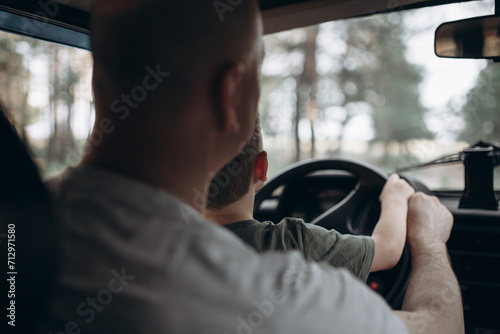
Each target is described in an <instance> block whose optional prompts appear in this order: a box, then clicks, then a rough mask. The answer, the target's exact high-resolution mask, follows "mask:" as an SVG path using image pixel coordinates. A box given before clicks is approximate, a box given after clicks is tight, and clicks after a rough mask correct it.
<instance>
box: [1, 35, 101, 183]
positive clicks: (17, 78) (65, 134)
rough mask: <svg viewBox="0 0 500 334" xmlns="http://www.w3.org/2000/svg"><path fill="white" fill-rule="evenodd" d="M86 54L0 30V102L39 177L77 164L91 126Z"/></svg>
mask: <svg viewBox="0 0 500 334" xmlns="http://www.w3.org/2000/svg"><path fill="white" fill-rule="evenodd" d="M91 74H92V57H91V54H90V53H89V52H87V51H83V50H80V49H75V48H70V47H66V46H61V45H56V44H52V43H49V42H45V41H40V40H35V39H30V38H28V37H23V36H18V35H13V34H9V33H5V32H0V100H1V101H2V103H3V104H4V106H5V108H6V110H7V113H8V117H9V119H10V120H11V121H12V122H13V123H14V124H15V126H16V128H17V130H18V133H19V135H20V136H21V137H22V138H23V139H24V140H25V141H26V142H27V143H28V144H29V146H30V149H31V151H32V154H33V158H34V160H35V161H36V163H37V164H38V165H39V167H40V170H41V172H42V174H43V176H50V175H53V174H56V173H58V172H60V171H62V170H63V169H64V168H65V167H66V166H68V165H73V164H75V163H77V162H78V161H79V159H80V157H81V153H82V152H83V148H84V145H85V142H86V140H87V137H88V135H89V132H90V130H91V125H92V124H93V117H94V116H93V115H94V113H93V108H94V107H93V101H92V91H91Z"/></svg>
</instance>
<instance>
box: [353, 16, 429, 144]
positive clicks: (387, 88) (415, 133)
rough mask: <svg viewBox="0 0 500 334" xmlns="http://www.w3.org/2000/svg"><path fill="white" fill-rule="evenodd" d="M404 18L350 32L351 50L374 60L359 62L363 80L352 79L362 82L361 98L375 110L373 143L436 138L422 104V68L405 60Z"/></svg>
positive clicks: (384, 19)
mask: <svg viewBox="0 0 500 334" xmlns="http://www.w3.org/2000/svg"><path fill="white" fill-rule="evenodd" d="M403 18H404V16H403V14H391V15H386V16H379V17H377V19H376V20H374V19H369V20H367V19H365V20H362V21H359V22H356V24H355V25H352V24H351V25H352V26H350V27H348V29H347V31H348V36H349V40H350V41H352V42H351V44H352V46H351V48H353V49H357V50H358V51H357V53H358V54H363V53H364V54H367V53H368V54H369V59H372V60H371V61H368V62H366V61H365V62H362V61H360V64H361V65H360V67H359V72H360V73H363V76H362V78H359V76H356V75H352V76H351V77H352V78H354V80H356V81H357V82H359V83H358V90H359V91H360V92H359V93H358V95H361V96H362V99H364V100H365V101H366V102H368V103H369V104H370V106H371V108H372V115H371V116H372V122H373V129H374V138H373V141H381V142H384V143H389V142H391V141H395V142H398V143H404V142H406V141H408V140H411V139H432V138H433V134H432V133H431V132H430V131H429V130H428V129H427V125H426V124H425V121H424V115H425V112H426V109H425V108H424V107H423V106H422V104H421V103H420V92H419V85H420V83H421V81H422V78H423V77H422V73H421V71H422V69H421V68H420V67H418V66H416V65H414V64H412V63H410V62H409V61H408V60H407V59H406V46H405V43H404V28H403V23H402V20H403ZM351 53H354V52H351ZM364 58H368V57H367V56H366V55H365V56H364Z"/></svg>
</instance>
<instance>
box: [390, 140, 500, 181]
mask: <svg viewBox="0 0 500 334" xmlns="http://www.w3.org/2000/svg"><path fill="white" fill-rule="evenodd" d="M489 147H491V148H492V152H491V155H492V157H493V165H494V166H495V167H496V166H498V165H500V147H499V146H497V145H494V144H492V143H488V142H483V141H479V142H477V143H476V144H474V145H472V146H470V147H469V148H466V149H465V150H470V149H474V148H477V149H481V148H489ZM465 150H464V151H462V152H457V153H452V154H447V155H444V156H442V157H440V158H437V159H434V160H431V161H428V162H424V163H420V164H415V165H410V166H406V167H401V168H398V169H396V172H397V173H401V172H407V171H410V170H415V169H420V168H423V167H428V166H434V165H442V164H452V163H457V162H463V161H464V159H465Z"/></svg>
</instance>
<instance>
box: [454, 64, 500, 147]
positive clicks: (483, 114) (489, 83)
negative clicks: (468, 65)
mask: <svg viewBox="0 0 500 334" xmlns="http://www.w3.org/2000/svg"><path fill="white" fill-rule="evenodd" d="M499 98H500V67H499V66H498V65H497V64H495V63H493V62H489V63H488V65H487V66H486V67H485V68H484V69H483V70H482V71H481V72H480V73H479V76H478V78H477V80H476V85H475V86H474V87H473V88H472V89H471V90H470V91H469V93H468V94H467V98H466V102H465V104H464V105H463V107H462V109H461V110H460V111H459V115H460V116H461V117H462V119H463V122H464V126H463V128H462V129H461V130H460V131H459V134H458V139H459V140H464V141H467V142H469V143H471V144H473V143H475V142H477V141H479V140H483V141H493V142H497V143H500V113H499V112H498V109H499V106H500V101H499Z"/></svg>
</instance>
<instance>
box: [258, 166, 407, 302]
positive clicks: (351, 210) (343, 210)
mask: <svg viewBox="0 0 500 334" xmlns="http://www.w3.org/2000/svg"><path fill="white" fill-rule="evenodd" d="M323 170H337V171H345V172H348V173H350V174H352V175H354V176H355V178H356V185H355V186H354V188H353V189H352V190H351V192H350V193H349V194H348V195H347V196H346V197H345V198H344V199H343V200H342V201H340V202H339V203H337V204H336V205H334V206H333V207H331V208H330V209H328V210H327V211H325V212H324V213H322V214H321V215H320V216H318V217H316V218H315V219H314V220H313V221H311V222H310V224H315V225H318V226H322V227H324V228H327V229H335V230H337V231H338V232H340V233H343V234H346V233H347V234H353V235H371V234H372V232H373V229H374V228H375V225H376V223H377V221H378V218H379V217H378V215H377V216H376V217H370V216H371V215H370V213H373V212H374V211H375V210H373V209H374V208H375V209H377V208H378V212H377V213H379V212H380V211H379V210H380V203H379V200H378V197H379V196H380V193H381V191H382V188H383V186H384V184H385V182H386V181H387V178H388V176H387V174H386V173H385V172H383V171H382V170H380V169H378V168H376V167H374V166H371V165H369V164H366V163H364V162H358V161H354V160H351V159H317V160H308V161H304V162H299V163H296V164H294V165H291V166H290V167H289V168H287V169H286V170H284V171H282V172H281V173H280V174H279V175H278V176H276V177H274V178H273V179H272V180H271V181H269V182H268V183H266V184H265V185H264V186H263V187H262V189H261V190H259V192H258V193H257V194H256V195H255V204H254V212H258V211H259V209H260V207H261V204H262V203H263V202H264V201H265V200H266V199H269V198H271V197H272V194H273V192H274V191H275V190H276V189H277V188H279V187H280V186H282V185H287V184H290V183H291V182H293V181H297V180H300V179H301V178H303V177H305V176H306V175H308V174H310V173H312V172H317V171H323ZM372 215H373V214H372ZM373 218H375V219H373ZM410 272H411V258H410V252H409V248H408V247H407V246H405V249H404V250H403V255H402V256H401V260H400V261H399V263H398V264H397V265H396V266H395V267H394V268H393V269H391V270H386V271H381V272H377V273H373V274H370V276H369V277H368V281H367V284H369V286H371V287H372V288H373V289H374V290H376V291H377V290H378V289H377V287H380V286H381V285H383V286H385V287H387V289H383V290H382V291H378V292H380V294H381V295H382V296H383V297H384V298H385V299H386V301H387V302H388V304H389V305H391V306H392V307H393V309H399V308H401V305H402V302H403V298H404V293H405V290H406V286H407V285H408V280H409V277H410ZM374 282H375V283H374Z"/></svg>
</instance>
